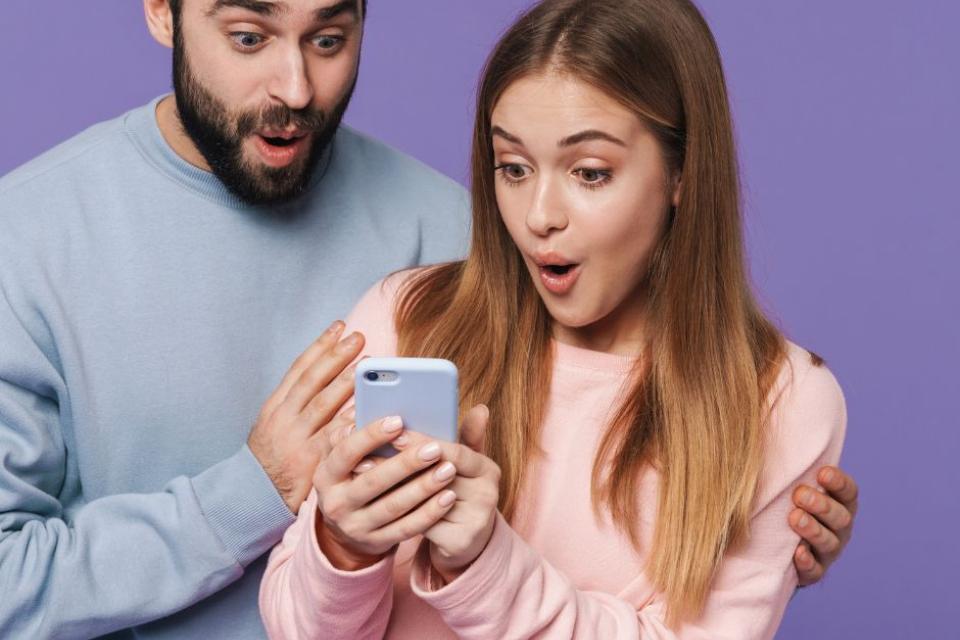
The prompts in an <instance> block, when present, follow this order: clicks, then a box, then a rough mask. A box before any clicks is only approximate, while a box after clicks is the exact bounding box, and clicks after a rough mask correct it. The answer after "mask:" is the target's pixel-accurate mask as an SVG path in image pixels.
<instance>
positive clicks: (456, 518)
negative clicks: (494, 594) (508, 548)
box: [423, 405, 500, 583]
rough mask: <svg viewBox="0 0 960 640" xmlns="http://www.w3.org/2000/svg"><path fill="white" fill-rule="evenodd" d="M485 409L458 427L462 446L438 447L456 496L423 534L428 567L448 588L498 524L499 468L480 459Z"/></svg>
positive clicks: (469, 415)
mask: <svg viewBox="0 0 960 640" xmlns="http://www.w3.org/2000/svg"><path fill="white" fill-rule="evenodd" d="M489 417H490V412H489V410H488V409H487V408H486V407H485V406H483V405H477V406H476V407H474V408H472V409H470V411H468V412H467V415H466V416H464V420H463V425H462V427H461V428H460V439H461V441H462V443H463V444H453V443H443V442H441V443H440V446H441V448H442V449H443V458H444V459H445V460H449V461H450V462H452V463H453V464H454V466H455V467H456V468H457V476H456V479H454V481H453V483H451V484H450V486H449V487H448V488H449V489H452V490H453V491H454V493H456V494H457V501H456V503H454V505H453V508H452V509H450V511H448V512H447V513H446V515H444V516H443V518H442V519H441V520H440V522H438V523H437V524H435V525H433V526H432V527H431V528H430V529H427V531H426V533H424V534H423V535H424V537H425V538H426V539H427V540H429V541H430V545H429V551H430V562H431V564H432V565H433V568H434V570H435V571H436V572H437V574H439V576H440V577H441V578H443V580H444V582H446V583H450V582H452V581H453V580H454V579H455V578H456V577H457V576H459V575H460V574H461V573H463V572H464V571H465V570H466V569H467V567H469V566H470V564H471V563H472V562H473V561H474V560H476V559H477V556H479V555H480V553H481V552H482V551H483V549H484V548H485V547H486V546H487V542H489V541H490V536H491V535H492V534H493V525H494V523H495V522H496V516H497V504H498V502H499V500H500V467H499V466H497V464H496V463H495V462H494V461H493V460H491V459H490V458H488V457H487V456H485V455H483V453H482V451H483V440H484V436H485V434H486V429H487V421H488V419H489Z"/></svg>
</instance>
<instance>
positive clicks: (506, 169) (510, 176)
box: [497, 164, 527, 182]
mask: <svg viewBox="0 0 960 640" xmlns="http://www.w3.org/2000/svg"><path fill="white" fill-rule="evenodd" d="M497 170H498V171H499V172H500V174H501V175H502V176H503V177H504V179H505V180H506V181H507V182H519V181H520V180H523V179H524V178H526V177H527V170H526V168H525V167H524V166H523V165H520V164H502V165H500V166H499V167H497Z"/></svg>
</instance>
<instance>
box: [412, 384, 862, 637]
mask: <svg viewBox="0 0 960 640" xmlns="http://www.w3.org/2000/svg"><path fill="white" fill-rule="evenodd" d="M803 374H804V375H803V380H802V382H801V384H799V385H796V386H794V385H790V387H789V388H788V389H787V391H786V392H785V393H784V394H783V396H782V397H781V400H780V402H779V403H778V405H777V406H776V407H775V411H774V414H773V418H772V419H771V421H770V424H769V432H768V433H769V440H768V442H769V444H768V448H767V452H766V457H765V470H764V472H763V474H762V477H761V488H760V495H759V498H758V501H757V508H756V510H755V511H754V515H753V517H752V519H751V529H750V536H749V539H748V540H747V542H746V543H745V544H743V545H742V546H741V547H740V548H738V549H735V550H733V551H731V552H730V553H728V555H727V556H726V557H725V559H724V561H723V563H722V565H721V568H720V571H719V573H718V575H717V577H716V579H715V580H714V583H713V584H712V586H711V591H710V594H709V596H708V600H707V603H706V606H705V609H704V611H703V613H702V615H701V616H700V618H699V619H698V620H696V621H693V622H689V623H686V624H683V625H682V626H680V627H679V628H670V627H668V626H667V625H666V622H665V620H666V607H665V603H664V601H663V598H662V597H661V595H660V594H652V595H651V596H650V597H639V598H638V597H634V595H635V594H639V593H643V592H645V591H647V590H646V589H644V588H641V587H638V585H639V584H640V583H645V582H646V581H647V579H646V577H645V576H638V578H637V580H636V583H632V584H631V585H629V586H628V587H627V588H625V589H624V590H623V592H621V593H620V594H616V595H614V594H608V593H601V592H597V591H585V590H580V589H578V588H577V586H576V585H575V584H574V582H573V581H572V580H571V579H569V578H568V577H567V576H565V575H564V574H563V573H562V572H561V571H559V570H558V569H556V568H555V567H553V566H551V564H550V563H549V562H547V561H546V560H544V559H543V558H542V557H541V556H540V555H539V554H538V553H537V552H536V550H534V549H533V548H531V547H530V545H528V544H527V543H526V542H525V541H524V540H523V539H522V538H521V537H520V536H519V535H518V534H517V533H516V532H515V531H514V530H513V529H512V528H511V527H510V525H509V524H508V523H507V522H506V521H504V520H503V519H502V518H499V517H498V520H497V523H496V525H495V528H494V533H493V536H492V537H491V540H490V542H489V543H488V545H487V547H486V548H485V550H484V552H483V553H482V554H481V555H480V556H479V557H478V558H477V560H476V561H475V562H474V563H473V564H472V565H471V566H470V567H469V568H468V569H467V570H466V571H465V572H464V573H463V574H462V575H460V576H459V577H458V578H457V579H456V580H454V581H453V582H452V583H450V584H448V585H445V586H442V587H441V588H439V589H434V588H433V585H432V584H431V580H430V568H429V566H427V563H428V562H429V560H425V558H426V554H418V556H417V560H416V562H415V564H414V568H413V571H412V573H411V587H412V589H413V591H414V592H415V593H416V594H417V595H418V596H419V597H421V598H422V599H423V600H425V601H426V602H427V603H428V604H430V605H431V606H433V607H434V608H435V609H436V610H437V611H438V612H439V613H440V615H441V617H442V618H443V620H444V622H446V624H447V625H448V626H449V627H450V628H451V629H453V630H454V632H455V633H456V634H457V636H458V637H460V638H465V639H471V638H476V639H477V640H480V639H482V638H528V637H544V638H583V639H584V640H586V639H587V638H609V639H610V640H620V639H622V640H627V639H632V640H635V639H637V638H641V639H657V640H666V639H675V638H683V639H702V640H706V639H708V638H710V639H718V638H721V639H723V638H729V639H731V640H733V639H737V640H750V639H754V638H758V639H759V638H772V637H773V635H774V633H775V632H776V628H777V626H778V625H779V623H780V619H781V617H782V615H783V611H784V609H785V608H786V605H787V603H788V601H789V599H790V596H791V594H792V593H793V590H794V588H795V587H796V584H797V577H796V572H795V570H794V567H793V553H794V549H795V548H796V545H797V543H798V542H799V537H798V536H797V535H795V534H794V533H793V532H792V531H791V530H790V528H789V525H788V524H787V514H788V513H789V511H790V509H791V491H792V490H793V488H794V487H795V486H796V485H797V484H798V483H800V482H802V481H806V482H809V481H811V480H812V478H813V476H814V473H815V472H816V470H817V469H818V468H819V467H820V466H821V465H823V464H828V463H836V462H837V461H838V459H839V457H840V448H841V445H842V441H843V435H844V430H845V425H846V411H845V407H844V402H843V396H842V394H841V392H840V389H839V386H838V385H837V383H836V380H834V378H833V376H832V375H831V374H830V372H829V371H828V370H826V369H825V368H822V367H810V366H809V365H806V367H805V369H804V371H803ZM571 526H576V524H575V523H571Z"/></svg>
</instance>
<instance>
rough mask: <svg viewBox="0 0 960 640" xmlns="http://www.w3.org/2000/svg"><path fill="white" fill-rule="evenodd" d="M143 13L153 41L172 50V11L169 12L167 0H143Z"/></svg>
mask: <svg viewBox="0 0 960 640" xmlns="http://www.w3.org/2000/svg"><path fill="white" fill-rule="evenodd" d="M143 13H144V16H145V17H146V19H147V29H149V30H150V35H152V36H153V39H154V40H156V41H157V42H159V43H160V44H162V45H163V46H165V47H167V48H170V49H172V48H173V11H171V10H170V2H169V0H143Z"/></svg>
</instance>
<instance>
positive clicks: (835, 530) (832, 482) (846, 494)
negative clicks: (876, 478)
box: [788, 467, 858, 587]
mask: <svg viewBox="0 0 960 640" xmlns="http://www.w3.org/2000/svg"><path fill="white" fill-rule="evenodd" d="M817 484H819V485H820V487H822V491H818V490H816V489H814V488H813V487H809V486H806V485H802V486H799V487H797V488H796V489H795V490H794V492H793V503H794V504H795V505H796V506H797V507H798V508H797V509H794V510H793V511H791V512H790V516H789V518H788V520H789V522H790V527H791V528H792V529H793V530H794V531H796V532H797V533H798V534H800V537H801V538H802V540H801V541H800V544H799V545H798V546H797V550H796V553H794V555H793V564H794V566H795V567H796V569H797V575H798V576H799V578H800V586H801V587H806V586H808V585H811V584H814V583H815V582H819V581H820V579H821V578H823V574H824V573H826V571H827V569H828V568H829V567H830V565H831V564H833V562H834V561H835V560H836V559H837V557H838V556H839V555H840V554H841V553H842V552H843V548H844V547H846V546H847V542H849V541H850V534H851V533H852V532H853V520H854V518H855V517H856V515H857V500H858V489H857V483H856V482H855V481H854V480H853V478H851V477H850V476H848V475H847V474H845V473H844V472H843V471H841V470H840V469H838V468H837V467H823V468H822V469H820V471H819V473H817Z"/></svg>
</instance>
